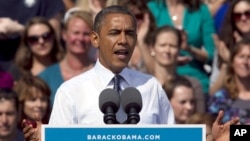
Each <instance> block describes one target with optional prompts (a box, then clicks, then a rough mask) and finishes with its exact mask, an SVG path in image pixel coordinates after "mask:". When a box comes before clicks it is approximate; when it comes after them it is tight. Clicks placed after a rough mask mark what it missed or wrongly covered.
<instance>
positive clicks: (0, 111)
mask: <svg viewBox="0 0 250 141" xmlns="http://www.w3.org/2000/svg"><path fill="white" fill-rule="evenodd" d="M16 128H17V110H16V107H15V103H14V100H5V99H0V139H5V138H10V137H12V136H13V135H14V134H15V131H16Z"/></svg>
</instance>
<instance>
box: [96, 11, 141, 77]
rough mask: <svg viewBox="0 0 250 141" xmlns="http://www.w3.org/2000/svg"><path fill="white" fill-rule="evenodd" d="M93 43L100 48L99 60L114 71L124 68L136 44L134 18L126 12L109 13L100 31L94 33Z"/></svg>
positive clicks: (117, 71)
mask: <svg viewBox="0 0 250 141" xmlns="http://www.w3.org/2000/svg"><path fill="white" fill-rule="evenodd" d="M91 39H92V43H93V45H94V46H95V47H97V48H99V60H100V62H101V64H102V65H104V67H106V68H107V69H109V70H111V71H112V72H113V73H119V72H120V71H122V69H124V68H125V67H126V66H127V64H128V62H129V60H130V58H131V55H132V53H133V50H134V47H135V44H136V39H137V37H136V27H135V24H134V21H133V18H132V17H131V16H129V15H126V14H109V15H107V16H106V17H105V21H103V25H102V26H101V29H100V33H99V34H97V33H92V35H91Z"/></svg>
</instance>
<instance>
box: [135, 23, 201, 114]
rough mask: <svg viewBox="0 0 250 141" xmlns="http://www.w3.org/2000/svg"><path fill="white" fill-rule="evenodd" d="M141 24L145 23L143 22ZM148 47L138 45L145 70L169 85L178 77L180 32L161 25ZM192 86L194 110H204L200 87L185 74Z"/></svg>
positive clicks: (196, 81)
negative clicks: (194, 101) (194, 100)
mask: <svg viewBox="0 0 250 141" xmlns="http://www.w3.org/2000/svg"><path fill="white" fill-rule="evenodd" d="M143 24H146V22H145V23H143ZM151 39H152V40H151V42H150V44H151V45H150V47H147V46H139V47H141V50H144V51H143V53H142V57H143V60H144V63H145V67H146V68H147V72H148V73H150V74H152V75H153V76H155V77H156V78H157V79H158V81H159V82H160V83H161V84H162V85H166V86H167V85H171V84H172V82H173V81H175V79H177V78H178V77H179V75H178V74H177V72H176V68H177V64H178V63H177V62H178V61H177V58H178V54H179V52H180V49H181V47H180V46H181V33H180V31H179V30H178V29H176V28H174V27H171V26H163V27H160V28H158V29H156V30H155V31H154V32H153V33H152V38H151ZM185 77H186V78H187V79H188V80H189V81H190V82H191V84H192V87H193V88H194V94H195V99H196V101H197V103H196V104H197V105H196V106H195V107H196V112H204V111H205V98H204V94H203V92H202V87H201V85H200V83H199V81H198V80H196V79H195V78H192V77H189V76H185Z"/></svg>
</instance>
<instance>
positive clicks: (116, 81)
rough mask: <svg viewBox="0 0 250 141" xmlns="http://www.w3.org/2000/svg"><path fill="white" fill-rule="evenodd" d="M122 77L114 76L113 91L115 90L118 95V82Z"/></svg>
mask: <svg viewBox="0 0 250 141" xmlns="http://www.w3.org/2000/svg"><path fill="white" fill-rule="evenodd" d="M121 79H122V76H121V75H119V74H117V75H115V76H114V78H113V81H114V90H116V91H117V92H118V93H119V92H120V82H121Z"/></svg>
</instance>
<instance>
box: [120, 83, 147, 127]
mask: <svg viewBox="0 0 250 141" xmlns="http://www.w3.org/2000/svg"><path fill="white" fill-rule="evenodd" d="M121 104H122V108H123V110H124V111H125V113H127V121H126V122H125V123H128V124H137V123H138V122H139V121H140V116H139V112H140V111H141V108H142V97H141V94H140V92H139V91H138V90H137V89H136V88H133V87H128V88H126V89H124V91H123V92H122V94H121Z"/></svg>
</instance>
